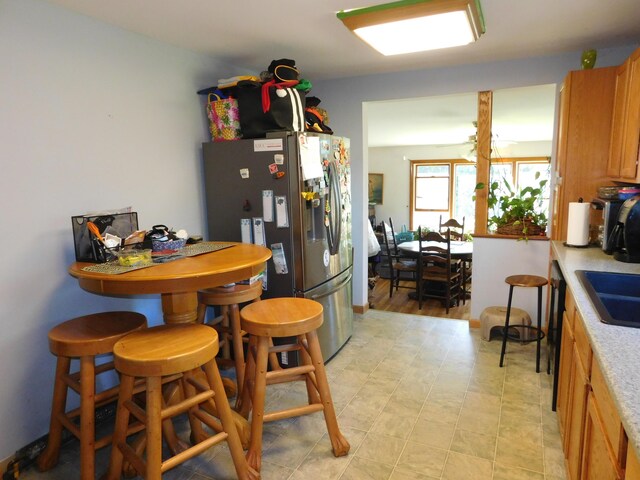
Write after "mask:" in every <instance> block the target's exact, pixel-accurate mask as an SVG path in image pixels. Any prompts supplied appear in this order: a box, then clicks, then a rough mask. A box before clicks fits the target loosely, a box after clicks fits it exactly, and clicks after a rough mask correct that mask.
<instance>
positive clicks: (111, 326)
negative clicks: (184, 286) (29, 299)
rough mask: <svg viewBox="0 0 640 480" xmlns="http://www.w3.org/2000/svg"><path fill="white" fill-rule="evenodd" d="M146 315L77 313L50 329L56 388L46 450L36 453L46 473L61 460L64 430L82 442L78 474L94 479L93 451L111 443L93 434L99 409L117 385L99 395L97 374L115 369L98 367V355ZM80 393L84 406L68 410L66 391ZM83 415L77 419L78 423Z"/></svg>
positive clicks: (109, 349) (141, 324)
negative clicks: (74, 367)
mask: <svg viewBox="0 0 640 480" xmlns="http://www.w3.org/2000/svg"><path fill="white" fill-rule="evenodd" d="M146 326H147V319H146V317H145V316H144V315H142V314H140V313H134V312H103V313H94V314H91V315H85V316H82V317H77V318H74V319H72V320H68V321H66V322H63V323H61V324H59V325H57V326H55V327H53V328H52V329H51V330H50V331H49V349H50V350H51V353H53V354H54V355H56V356H57V357H58V359H57V363H56V377H55V382H54V386H53V401H52V405H51V423H50V426H49V439H48V443H47V448H46V449H45V450H44V451H43V452H42V453H41V454H40V456H39V457H38V468H39V469H40V470H42V471H46V470H49V469H51V468H53V467H54V466H55V465H56V464H57V463H58V458H59V455H60V444H61V441H62V430H63V429H64V428H66V429H67V430H69V431H70V432H71V433H72V434H73V435H75V436H76V437H77V438H78V439H79V440H80V478H81V479H82V480H88V479H91V480H93V479H94V478H95V450H97V449H99V448H102V447H104V446H106V445H109V444H110V443H111V436H110V435H107V436H103V437H102V438H99V439H96V438H95V409H96V407H99V406H102V405H106V404H107V403H109V402H111V401H113V400H114V399H115V398H116V397H117V394H118V386H115V387H112V388H110V389H108V390H104V391H102V392H99V393H97V394H96V391H95V389H96V381H95V379H96V376H97V375H99V374H101V373H104V372H107V371H110V370H113V368H114V365H113V362H108V363H104V364H102V365H99V366H97V367H96V365H95V357H96V356H98V355H105V354H110V353H112V352H113V346H114V345H115V343H116V342H117V341H118V340H119V339H120V338H122V337H123V336H124V335H126V334H128V333H131V332H134V331H138V330H141V329H144V328H146ZM72 359H79V360H80V370H79V371H77V372H74V373H71V360H72ZM69 388H70V389H72V390H73V391H75V392H76V393H77V394H78V395H80V408H76V409H74V410H70V411H66V405H67V393H68V391H69V390H68V389H69ZM78 417H79V422H78V421H77V420H78Z"/></svg>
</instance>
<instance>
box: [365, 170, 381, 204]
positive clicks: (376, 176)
mask: <svg viewBox="0 0 640 480" xmlns="http://www.w3.org/2000/svg"><path fill="white" fill-rule="evenodd" d="M383 186H384V174H382V173H370V174H369V205H382V192H383Z"/></svg>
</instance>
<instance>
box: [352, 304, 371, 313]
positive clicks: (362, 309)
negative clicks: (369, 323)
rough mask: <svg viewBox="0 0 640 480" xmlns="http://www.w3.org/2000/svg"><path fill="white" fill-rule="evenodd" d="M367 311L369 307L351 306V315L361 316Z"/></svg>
mask: <svg viewBox="0 0 640 480" xmlns="http://www.w3.org/2000/svg"><path fill="white" fill-rule="evenodd" d="M367 310H369V305H368V304H367V305H354V306H353V313H359V314H363V313H366V312H367Z"/></svg>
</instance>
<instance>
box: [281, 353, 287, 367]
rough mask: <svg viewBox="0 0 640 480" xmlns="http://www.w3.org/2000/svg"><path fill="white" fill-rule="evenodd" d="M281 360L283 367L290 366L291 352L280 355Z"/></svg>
mask: <svg viewBox="0 0 640 480" xmlns="http://www.w3.org/2000/svg"><path fill="white" fill-rule="evenodd" d="M280 360H281V362H282V364H283V365H289V352H282V353H281V354H280Z"/></svg>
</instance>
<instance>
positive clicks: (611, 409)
mask: <svg viewBox="0 0 640 480" xmlns="http://www.w3.org/2000/svg"><path fill="white" fill-rule="evenodd" d="M557 414H558V423H559V428H560V436H561V438H562V446H563V450H564V456H565V462H566V466H567V478H568V479H569V480H640V463H639V462H638V457H637V456H636V452H635V451H634V450H633V448H631V447H630V446H628V440H627V435H626V432H625V431H624V427H623V425H622V422H621V421H620V417H619V414H618V411H617V409H616V407H615V404H614V402H613V399H612V397H611V394H610V393H609V390H608V388H607V385H606V382H605V379H604V376H603V373H602V370H601V369H600V366H599V364H598V362H597V360H596V359H595V358H594V357H593V355H592V352H591V346H590V345H589V343H588V337H587V335H586V331H585V328H584V321H583V320H582V317H581V316H580V313H579V312H578V311H577V310H576V309H575V303H574V302H573V297H572V295H571V292H570V291H567V311H566V312H565V317H564V323H563V330H562V343H561V349H560V371H559V383H558V403H557Z"/></svg>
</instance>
